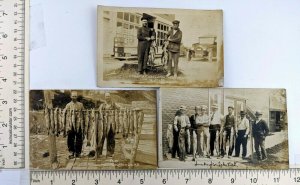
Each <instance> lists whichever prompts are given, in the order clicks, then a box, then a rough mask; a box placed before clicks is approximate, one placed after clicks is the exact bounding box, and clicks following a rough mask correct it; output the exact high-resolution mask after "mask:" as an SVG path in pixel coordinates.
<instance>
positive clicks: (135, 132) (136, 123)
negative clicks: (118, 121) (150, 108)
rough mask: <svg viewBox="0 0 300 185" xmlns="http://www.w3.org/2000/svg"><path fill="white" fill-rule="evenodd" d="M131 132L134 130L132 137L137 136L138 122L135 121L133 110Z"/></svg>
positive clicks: (135, 116) (134, 111)
mask: <svg viewBox="0 0 300 185" xmlns="http://www.w3.org/2000/svg"><path fill="white" fill-rule="evenodd" d="M132 117H133V130H134V132H133V133H134V135H136V134H137V127H138V120H137V114H136V110H133V116H132Z"/></svg>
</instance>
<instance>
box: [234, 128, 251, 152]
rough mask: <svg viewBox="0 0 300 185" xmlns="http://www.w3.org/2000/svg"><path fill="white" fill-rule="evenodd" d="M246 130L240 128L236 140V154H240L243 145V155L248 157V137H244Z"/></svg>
mask: <svg viewBox="0 0 300 185" xmlns="http://www.w3.org/2000/svg"><path fill="white" fill-rule="evenodd" d="M245 133H246V130H238V133H237V138H236V142H235V156H240V148H241V145H242V147H243V152H242V156H243V157H246V155H247V140H248V137H244V136H245Z"/></svg>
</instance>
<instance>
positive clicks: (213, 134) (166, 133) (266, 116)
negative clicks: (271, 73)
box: [159, 88, 289, 169]
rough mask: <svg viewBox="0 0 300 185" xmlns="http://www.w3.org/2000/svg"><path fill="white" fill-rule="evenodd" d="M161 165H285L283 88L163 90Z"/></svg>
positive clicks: (224, 167)
mask: <svg viewBox="0 0 300 185" xmlns="http://www.w3.org/2000/svg"><path fill="white" fill-rule="evenodd" d="M161 100H162V101H161V109H162V110H161V112H162V121H161V126H160V129H161V130H162V132H161V133H162V136H160V155H159V167H160V168H199V169H287V168H288V167H289V166H288V165H289V156H288V132H287V129H288V126H287V109H286V91H285V90H284V89H213V88H211V89H188V88H186V89H172V88H162V89H161Z"/></svg>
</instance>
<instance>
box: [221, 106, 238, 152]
mask: <svg viewBox="0 0 300 185" xmlns="http://www.w3.org/2000/svg"><path fill="white" fill-rule="evenodd" d="M233 109H234V108H233V106H228V114H227V115H226V117H225V122H224V125H223V126H222V128H221V132H223V143H222V147H221V157H224V155H225V154H226V145H227V143H228V141H229V151H228V153H227V154H228V158H230V156H231V155H232V152H233V147H234V146H233V137H234V131H235V127H236V126H235V118H234V115H233Z"/></svg>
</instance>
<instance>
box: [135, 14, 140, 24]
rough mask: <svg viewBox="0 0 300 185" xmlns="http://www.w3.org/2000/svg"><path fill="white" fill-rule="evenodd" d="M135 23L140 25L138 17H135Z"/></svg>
mask: <svg viewBox="0 0 300 185" xmlns="http://www.w3.org/2000/svg"><path fill="white" fill-rule="evenodd" d="M135 22H136V23H137V24H140V16H138V15H137V16H135Z"/></svg>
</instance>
